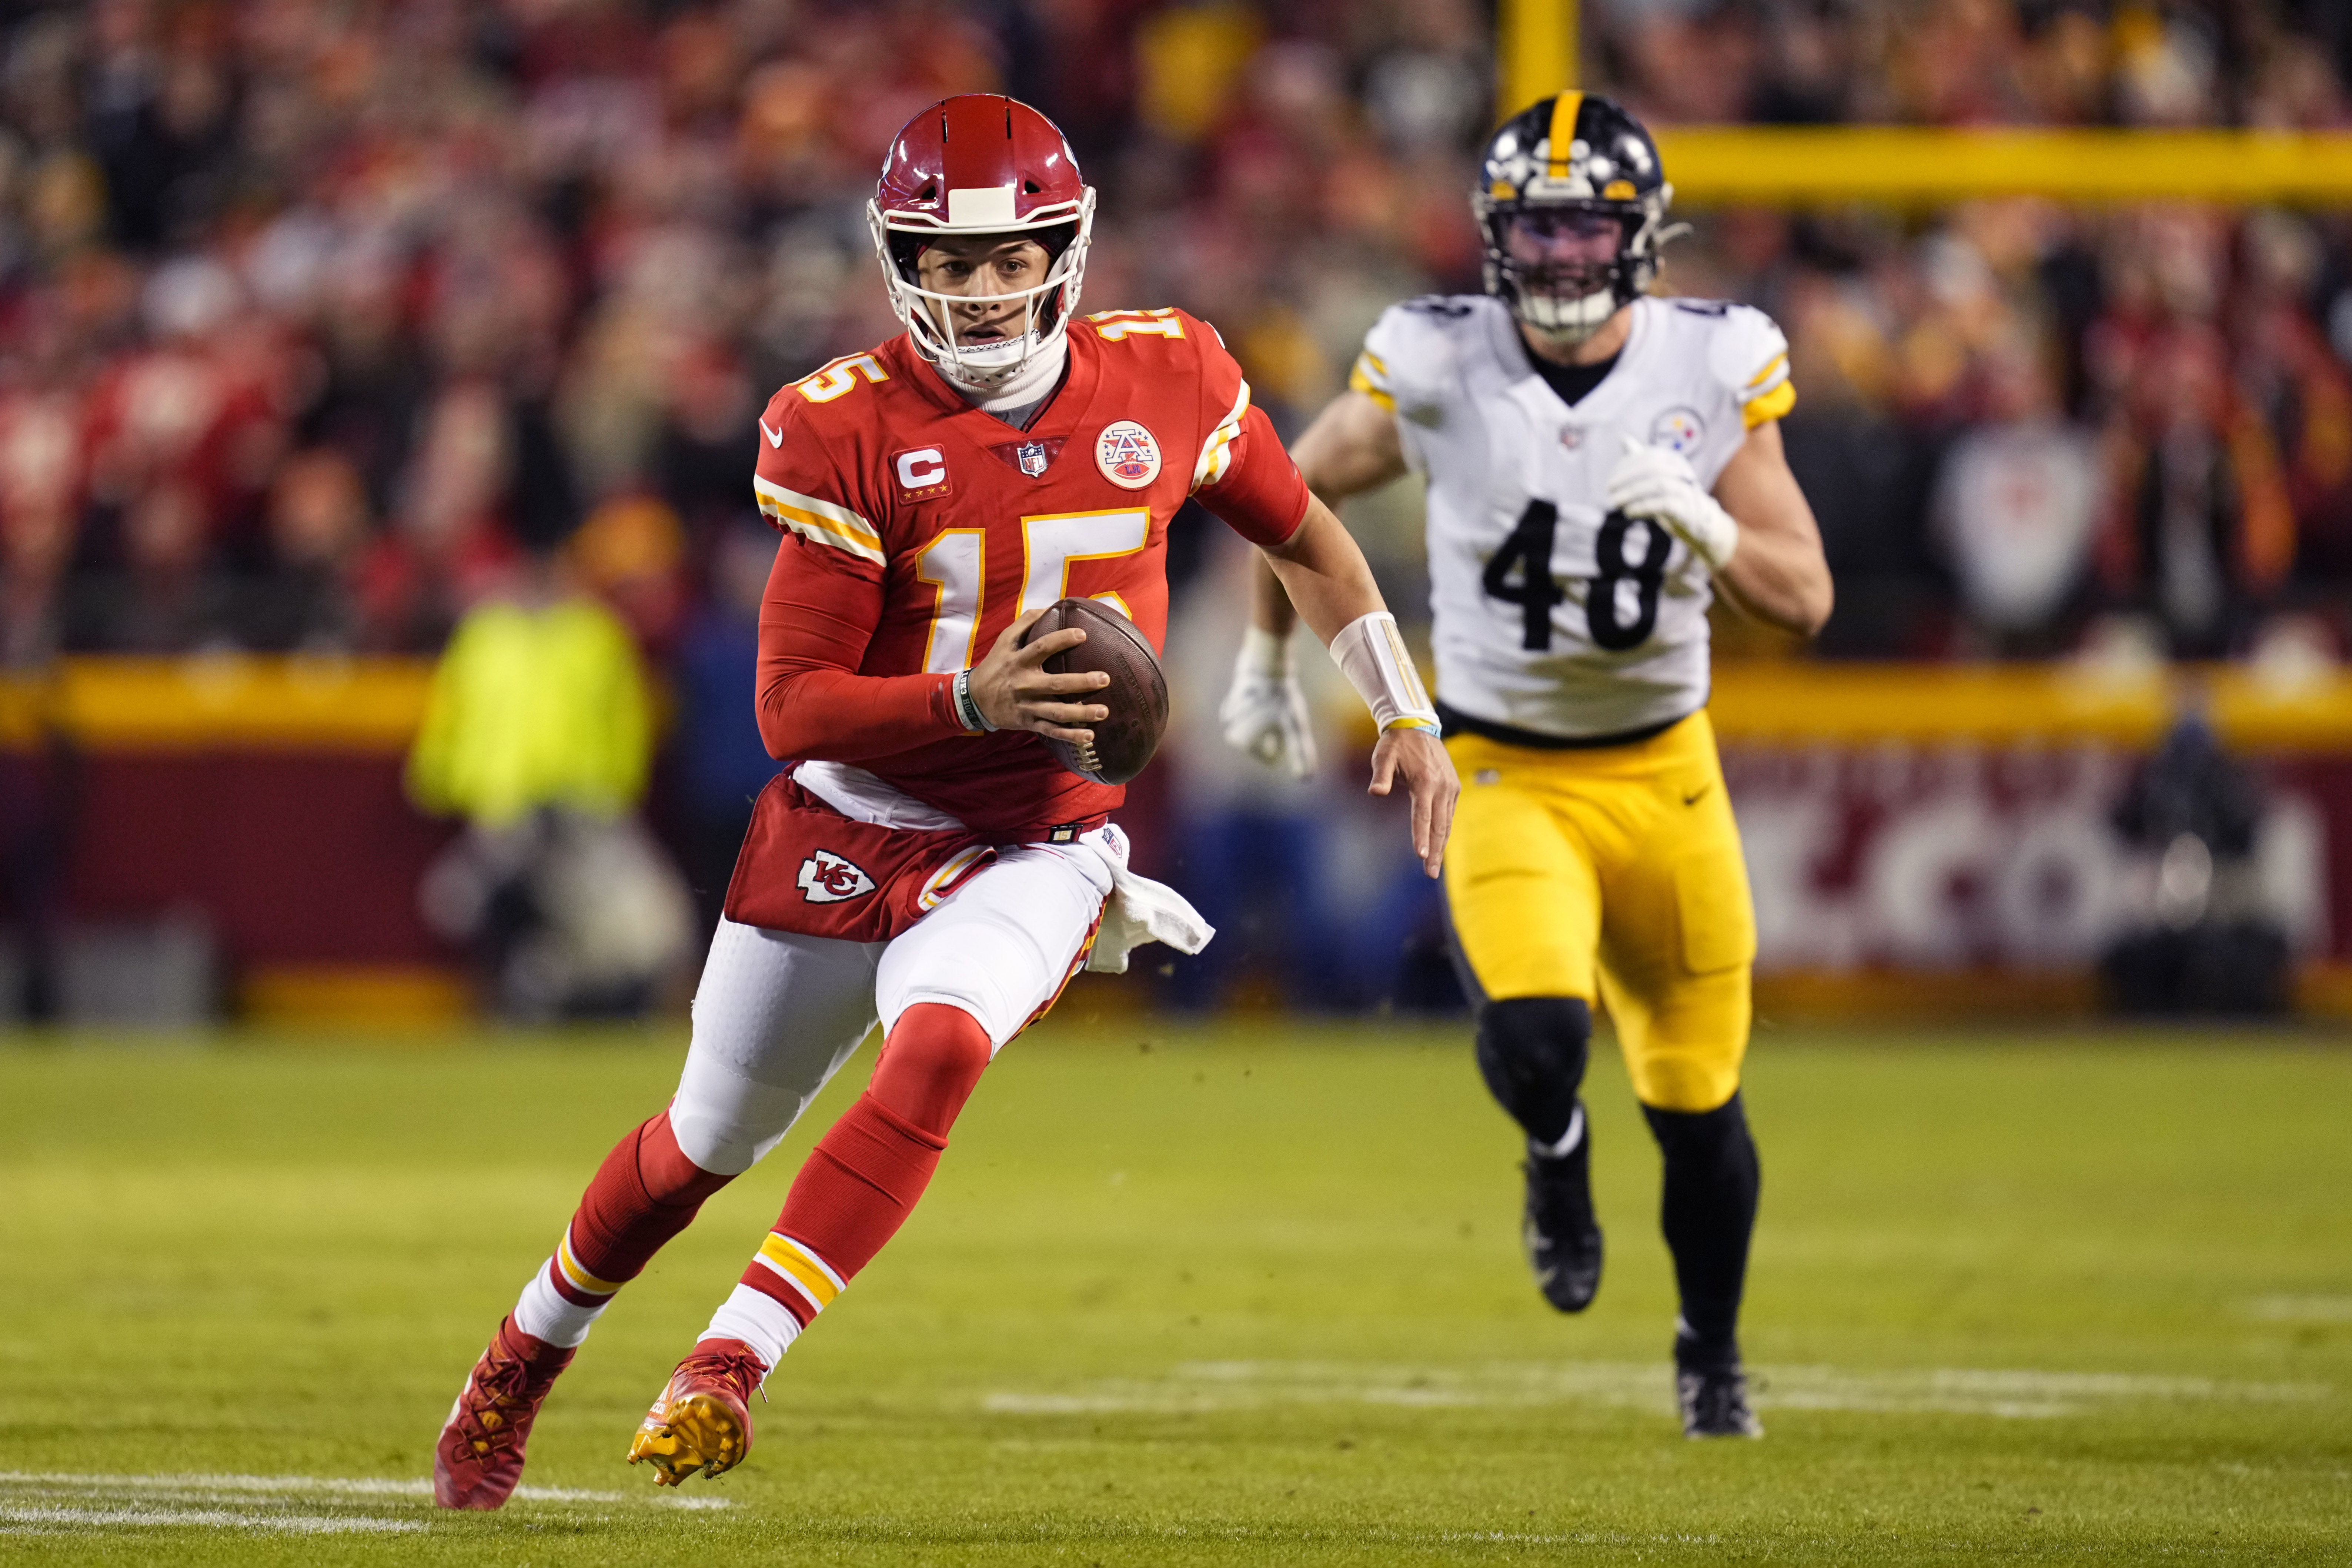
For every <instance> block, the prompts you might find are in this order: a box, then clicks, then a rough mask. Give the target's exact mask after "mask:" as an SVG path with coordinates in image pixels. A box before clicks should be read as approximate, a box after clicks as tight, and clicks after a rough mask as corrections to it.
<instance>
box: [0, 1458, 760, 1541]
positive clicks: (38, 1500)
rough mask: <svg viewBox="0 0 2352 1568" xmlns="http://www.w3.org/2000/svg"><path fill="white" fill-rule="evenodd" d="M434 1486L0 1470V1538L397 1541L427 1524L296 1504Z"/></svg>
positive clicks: (426, 1493)
mask: <svg viewBox="0 0 2352 1568" xmlns="http://www.w3.org/2000/svg"><path fill="white" fill-rule="evenodd" d="M432 1495H433V1483H432V1482H431V1481H429V1480H425V1479H404V1478H396V1477H390V1476H254V1475H217V1474H208V1473H192V1474H177V1475H144V1476H134V1475H84V1474H77V1473H74V1472H69V1471H58V1472H41V1471H26V1470H0V1533H9V1534H36V1535H38V1534H55V1533H58V1532H60V1531H91V1530H151V1529H198V1530H247V1531H276V1532H278V1533H281V1534H292V1535H333V1534H364V1533H376V1534H383V1533H397V1532H407V1531H421V1530H425V1529H428V1528H429V1527H430V1523H431V1521H432V1519H433V1518H434V1515H433V1514H432V1513H431V1512H430V1511H429V1510H423V1509H417V1510H416V1511H415V1512H411V1513H408V1514H407V1515H405V1516H404V1517H386V1516H383V1515H380V1514H374V1513H364V1512H358V1511H352V1512H334V1513H320V1512H297V1511H294V1510H291V1509H290V1508H289V1506H288V1505H289V1502H290V1500H293V1499H297V1498H300V1499H304V1500H310V1501H311V1502H312V1503H313V1505H314V1506H316V1505H317V1504H320V1503H323V1504H326V1505H327V1506H329V1507H333V1506H334V1505H335V1504H337V1503H339V1502H341V1501H343V1500H351V1501H352V1502H353V1503H358V1502H360V1501H361V1500H386V1501H394V1502H398V1503H404V1504H408V1505H410V1507H412V1508H415V1505H417V1504H422V1503H424V1502H425V1501H426V1500H429V1499H430V1498H431V1497H432ZM515 1497H516V1500H518V1501H521V1502H526V1503H557V1504H563V1503H624V1504H632V1503H633V1504H637V1505H640V1506H649V1507H654V1508H666V1509H687V1510H708V1509H723V1508H728V1507H730V1506H731V1503H730V1500H729V1499H726V1498H713V1497H673V1496H669V1495H667V1494H662V1493H649V1492H623V1491H602V1490H597V1491H591V1490H585V1489H580V1488H577V1487H518V1488H517V1489H515Z"/></svg>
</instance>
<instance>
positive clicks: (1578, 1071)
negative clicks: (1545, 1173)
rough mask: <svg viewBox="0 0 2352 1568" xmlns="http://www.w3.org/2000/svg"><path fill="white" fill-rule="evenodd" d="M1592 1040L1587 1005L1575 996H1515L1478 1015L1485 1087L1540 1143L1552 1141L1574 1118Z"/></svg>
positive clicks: (1557, 1139) (1553, 1141)
mask: <svg viewBox="0 0 2352 1568" xmlns="http://www.w3.org/2000/svg"><path fill="white" fill-rule="evenodd" d="M1591 1041H1592V1007H1591V1004H1589V1003H1587V1002H1586V1001H1584V1000H1583V998H1581V997H1578V996H1515V997H1512V998H1511V999H1510V1000H1508V1001H1505V1002H1489V1003H1487V1004H1486V1005H1485V1006H1484V1007H1482V1008H1480V1009H1479V1012H1478V1070H1479V1071H1480V1072H1481V1073H1483V1074H1484V1075H1485V1076H1486V1089H1487V1090H1488V1092H1490V1093H1491V1094H1493V1095H1494V1097H1495V1099H1496V1100H1497V1101H1499V1102H1500V1103H1501V1105H1502V1107H1503V1109H1504V1110H1507V1111H1509V1112H1510V1113H1511V1116H1512V1119H1513V1120H1515V1121H1517V1122H1518V1124H1519V1125H1520V1126H1521V1127H1524V1128H1526V1129H1527V1132H1528V1137H1530V1138H1532V1139H1534V1140H1536V1141H1537V1142H1539V1143H1557V1142H1559V1140H1560V1139H1561V1138H1562V1137H1563V1136H1564V1135H1566V1133H1567V1131H1568V1127H1569V1122H1570V1120H1571V1119H1572V1118H1573V1117H1574V1116H1575V1114H1576V1092H1577V1089H1579V1088H1580V1086H1581V1085H1582V1084H1583V1082H1584V1063H1585V1058H1586V1056H1587V1054H1588V1053H1589V1051H1590V1049H1591Z"/></svg>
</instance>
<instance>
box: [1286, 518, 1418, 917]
mask: <svg viewBox="0 0 2352 1568" xmlns="http://www.w3.org/2000/svg"><path fill="white" fill-rule="evenodd" d="M1260 548H1261V549H1263V550H1264V551H1265V558H1266V562H1267V563H1268V564H1269V565H1271V566H1272V567H1273V568H1274V574H1275V575H1276V577H1277V578H1278V579H1280V580H1281V583H1282V586H1283V590H1284V592H1285V593H1286V594H1287V595H1289V597H1290V602H1291V604H1293V605H1296V606H1297V610H1298V616H1299V619H1301V620H1303V621H1305V622H1306V623H1307V626H1308V627H1309V628H1310V629H1311V630H1313V632H1314V633H1315V635H1316V636H1317V637H1321V638H1322V639H1323V641H1324V643H1325V644H1326V645H1327V646H1328V647H1330V649H1331V657H1332V658H1334V659H1335V660H1337V661H1338V663H1339V668H1340V670H1341V671H1342V672H1343V673H1345V674H1346V675H1347V677H1348V679H1349V682H1350V683H1351V684H1352V685H1354V687H1355V688H1356V689H1357V690H1358V691H1360V692H1361V693H1363V695H1364V697H1365V700H1367V701H1368V702H1370V704H1371V707H1372V717H1373V719H1374V720H1375V721H1377V722H1378V723H1379V724H1380V726H1381V738H1380V741H1379V742H1378V743H1377V744H1376V745H1375V746H1374V748H1373V750H1372V783H1371V793H1372V794H1374V795H1386V794H1388V793H1389V790H1390V787H1391V784H1393V783H1394V781H1396V780H1398V779H1400V778H1401V779H1402V780H1403V781H1404V784H1405V787H1406V789H1407V790H1408V791H1410V792H1411V794H1412V848H1413V853H1414V854H1416V855H1418V856H1420V857H1421V863H1422V867H1423V869H1424V870H1426V871H1427V872H1428V873H1429V874H1430V875H1431V876H1432V877H1434V876H1436V875H1438V873H1439V872H1440V871H1441V870H1442V869H1443V868H1444V863H1445V839H1446V835H1447V834H1448V833H1449V832H1450V831H1451V830H1452V828H1453V826H1454V796H1456V795H1459V794H1461V792H1462V784H1461V781H1460V780H1459V779H1457V778H1456V777H1454V760H1453V759H1452V758H1451V757H1449V756H1447V755H1446V754H1445V748H1444V746H1443V745H1441V744H1439V743H1438V739H1437V731H1436V729H1435V728H1434V725H1433V721H1432V718H1431V717H1424V715H1431V716H1433V711H1434V710H1431V709H1430V708H1429V698H1428V696H1427V694H1426V693H1425V692H1424V691H1423V689H1422V685H1421V677H1420V675H1419V674H1418V673H1417V672H1416V671H1415V670H1414V669H1413V667H1412V658H1411V657H1410V656H1409V655H1407V654H1406V652H1405V650H1404V646H1403V644H1402V642H1400V641H1398V640H1397V637H1396V623H1395V621H1394V620H1393V619H1391V617H1390V616H1389V614H1388V605H1387V604H1386V603H1385V602H1384V601H1383V600H1382V599H1381V589H1380V584H1378V583H1376V582H1374V581H1373V579H1372V569H1371V567H1370V565H1369V564H1368V563H1366V562H1365V560H1364V552H1362V551H1361V550H1360V549H1358V548H1357V545H1356V541H1355V539H1354V538H1353V537H1352V536H1351V535H1350V534H1349V532H1348V530H1347V527H1346V525H1345V524H1343V523H1342V522H1340V521H1339V518H1338V517H1337V516H1336V515H1335V514H1334V513H1333V512H1332V510H1331V509H1330V508H1329V507H1328V506H1326V505H1324V504H1323V502H1322V501H1321V500H1318V499H1315V498H1312V497H1310V498H1309V500H1307V517H1306V520H1305V521H1302V522H1301V523H1299V525H1298V527H1297V529H1296V530H1294V531H1292V533H1291V535H1290V537H1289V538H1288V539H1286V540H1284V541H1283V542H1281V543H1279V544H1270V545H1263V546H1261V547H1260Z"/></svg>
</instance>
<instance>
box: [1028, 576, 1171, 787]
mask: <svg viewBox="0 0 2352 1568" xmlns="http://www.w3.org/2000/svg"><path fill="white" fill-rule="evenodd" d="M1070 626H1076V627H1077V628H1078V629H1079V630H1080V631H1083V632H1085V633H1086V634H1087V640H1086V641H1084V642H1082V643H1080V644H1079V645H1078V646H1077V647H1074V648H1066V649H1065V650H1064V651H1062V652H1060V653H1057V654H1055V655H1054V657H1053V658H1049V659H1047V660H1046V661H1045V670H1046V673H1048V674H1050V675H1073V674H1084V673H1086V672H1087V671H1089V670H1096V669H1099V670H1101V671H1103V672H1104V673H1106V674H1108V676H1109V677H1110V684H1109V685H1108V686H1106V687H1104V688H1103V689H1101V690H1100V691H1097V692H1095V693H1093V694H1092V699H1091V700H1094V701H1097V702H1099V703H1101V704H1102V705H1103V706H1104V707H1106V708H1108V709H1109V710H1110V717H1109V718H1108V719H1104V720H1101V721H1097V722H1096V723H1093V724H1090V725H1087V726H1086V728H1088V729H1091V730H1092V731H1094V732H1095V739H1094V743H1093V744H1092V745H1090V746H1078V745H1074V744H1072V743H1071V742H1067V741H1057V740H1055V739H1054V738H1053V737H1052V736H1051V735H1040V736H1038V737H1037V738H1038V739H1039V740H1041V741H1043V742H1045V746H1046V749H1047V750H1049V751H1051V752H1053V753H1054V756H1055V760H1056V761H1058V762H1060V763H1061V764H1062V765H1063V766H1064V767H1066V768H1067V769H1069V770H1070V772H1072V773H1076V774H1077V775H1078V776H1079V777H1080V778H1082V779H1087V780H1089V781H1091V782H1093V783H1095V784H1125V783H1126V782H1127V781H1128V780H1129V779H1131V778H1133V777H1134V776H1135V775H1136V774H1138V773H1141V772H1142V771H1143V767H1144V764H1145V763H1149V762H1150V761H1151V753H1152V752H1156V751H1158V750H1159V749H1160V736H1162V735H1164V734H1166V733H1167V732H1168V678H1167V677H1166V676H1164V675H1162V674H1161V673H1160V660H1159V658H1157V657H1155V656H1154V655H1153V653H1152V651H1151V644H1150V642H1149V641H1147V640H1146V639H1145V637H1144V636H1143V634H1142V633H1141V632H1140V631H1139V630H1137V629H1136V625H1135V623H1134V622H1133V621H1130V620H1129V619H1128V618H1127V617H1126V616H1122V615H1120V614H1119V613H1118V611H1117V610H1115V609H1113V608H1112V607H1111V606H1110V605H1107V604H1105V603H1104V602H1103V601H1102V600H1100V599H1057V600H1055V602H1054V603H1053V604H1051V605H1047V606H1046V607H1045V614H1044V615H1041V616H1038V617H1037V618H1036V620H1035V621H1034V622H1032V623H1031V625H1030V627H1029V629H1028V631H1027V632H1025V633H1024V634H1023V636H1022V638H1021V641H1022V643H1023V645H1024V646H1026V645H1027V643H1028V642H1029V640H1030V638H1032V637H1044V636H1045V635H1046V634H1047V633H1049V632H1058V631H1062V630H1064V629H1066V628H1067V627H1070ZM1073 700H1075V701H1086V700H1088V698H1087V697H1086V696H1083V695H1082V696H1079V697H1077V698H1075V699H1073ZM1076 727H1077V726H1075V725H1074V726H1072V728H1076Z"/></svg>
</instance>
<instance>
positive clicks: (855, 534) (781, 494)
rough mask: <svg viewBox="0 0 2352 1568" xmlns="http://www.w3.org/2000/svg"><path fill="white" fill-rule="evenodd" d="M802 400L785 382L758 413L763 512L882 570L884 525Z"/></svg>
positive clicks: (754, 485) (754, 482)
mask: <svg viewBox="0 0 2352 1568" xmlns="http://www.w3.org/2000/svg"><path fill="white" fill-rule="evenodd" d="M799 402H800V399H799V398H798V397H797V396H795V395H793V389H792V388H790V387H787V388H785V389H784V391H782V392H780V393H778V394H777V395H775V397H773V398H772V399H771V400H770V402H769V404H768V406H767V409H766V411H765V412H764V413H762V414H761V416H760V457H759V461H758V463H757V464H756V466H755V467H754V468H753V469H752V473H751V489H752V492H753V494H754V496H755V498H756V499H757V500H758V501H759V505H760V512H761V516H763V517H765V518H766V519H767V520H768V521H770V522H772V523H773V524H775V526H776V527H777V528H778V529H780V530H782V531H784V532H786V533H791V534H796V535H798V536H799V537H800V538H802V539H804V540H806V541H808V542H810V543H812V544H817V545H822V546H824V548H825V549H826V550H827V551H830V552H836V553H838V554H840V555H842V556H844V557H845V558H847V559H848V560H850V561H856V562H862V563H865V564H866V566H868V567H870V568H872V569H873V570H874V571H875V572H877V573H878V572H879V571H880V570H881V568H882V566H883V565H884V564H885V560H886V557H885V555H884V552H883V548H882V531H881V529H880V528H879V527H878V526H877V523H876V521H875V519H874V518H873V517H871V516H870V515H868V511H867V509H866V508H864V507H863V506H862V504H861V503H862V501H863V498H862V497H861V496H860V495H859V494H858V492H857V491H856V489H853V488H852V487H850V486H848V485H846V484H845V483H844V482H843V480H842V479H841V477H840V473H839V469H838V468H837V466H836V465H835V462H834V461H833V459H832V457H831V454H830V452H829V450H828V446H827V444H826V443H824V442H823V441H821V440H820V439H819V438H818V437H817V434H816V432H815V431H814V430H812V429H811V428H810V427H809V423H808V421H807V419H806V418H805V417H804V416H803V415H802V414H801V413H800V412H799V409H798V406H797V405H798V404H799ZM835 445H837V443H836V444H835Z"/></svg>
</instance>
